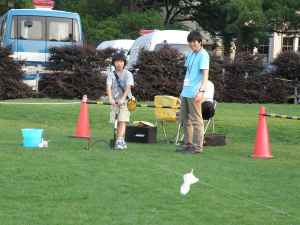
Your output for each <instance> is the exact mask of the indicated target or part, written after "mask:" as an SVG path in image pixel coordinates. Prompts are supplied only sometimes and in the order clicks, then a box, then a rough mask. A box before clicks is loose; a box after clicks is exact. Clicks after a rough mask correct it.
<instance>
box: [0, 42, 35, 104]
mask: <svg viewBox="0 0 300 225" xmlns="http://www.w3.org/2000/svg"><path fill="white" fill-rule="evenodd" d="M10 54H11V53H10V52H9V50H7V49H5V48H0V99H1V100H4V99H15V98H26V97H30V96H31V95H32V91H31V88H29V87H28V86H27V85H26V84H24V83H23V81H22V76H23V71H22V70H21V67H22V64H18V63H16V62H14V61H13V59H12V58H11V57H10V56H9V55H10Z"/></svg>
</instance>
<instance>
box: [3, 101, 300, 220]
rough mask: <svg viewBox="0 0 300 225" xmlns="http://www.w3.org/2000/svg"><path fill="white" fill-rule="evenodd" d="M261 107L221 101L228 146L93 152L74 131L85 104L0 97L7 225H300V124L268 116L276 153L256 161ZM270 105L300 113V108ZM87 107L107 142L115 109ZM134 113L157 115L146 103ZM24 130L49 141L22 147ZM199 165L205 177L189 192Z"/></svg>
mask: <svg viewBox="0 0 300 225" xmlns="http://www.w3.org/2000/svg"><path fill="white" fill-rule="evenodd" d="M27 101H31V100H27ZM33 101H39V102H45V101H47V100H46V99H40V100H33ZM258 107H259V106H258V105H247V104H245V105H243V104H219V105H218V109H217V115H216V129H217V131H218V132H220V133H225V134H226V136H227V139H228V144H227V145H226V146H225V147H210V148H206V149H205V152H204V153H203V154H201V155H189V154H181V153H175V152H174V150H175V147H174V145H172V144H166V143H159V144H155V145H144V144H129V149H128V150H127V151H125V152H113V151H111V150H110V149H109V148H108V147H107V146H106V145H105V144H103V143H97V144H95V146H94V147H93V148H92V150H90V151H87V150H84V147H85V146H86V145H85V142H84V141H82V140H75V139H70V138H69V137H68V136H69V135H72V134H73V131H74V128H75V123H76V120H77V115H78V112H79V105H3V104H0V115H1V116H0V129H1V132H0V193H1V194H0V224H1V225H98V224H99V225H100V224H101V225H160V224H161V225H273V224H274V225H275V224H276V225H299V224H300V213H299V212H300V121H291V120H284V119H275V118H268V126H269V129H270V136H271V143H272V152H273V155H274V159H271V160H253V159H252V158H250V157H249V155H251V153H252V148H253V142H254V137H255V130H256V125H257V114H258ZM266 108H267V111H268V112H273V113H282V114H290V115H299V114H300V107H299V106H294V105H266ZM89 109H90V120H91V128H92V134H93V136H94V137H95V138H98V139H99V138H100V139H104V140H107V141H108V140H109V139H110V137H111V134H112V129H111V126H110V125H109V124H108V122H107V121H108V112H109V108H108V107H107V106H99V105H90V106H89ZM133 117H134V119H135V120H149V121H154V117H153V111H152V109H148V108H140V109H138V111H137V112H136V113H135V114H134V115H133ZM26 127H37V128H44V129H45V135H46V136H47V138H49V140H50V142H49V148H48V149H45V150H28V149H24V148H22V147H21V142H22V137H21V131H20V130H21V128H26ZM171 128H174V127H171ZM172 130H174V129H172ZM191 168H193V169H194V173H195V175H196V176H197V177H199V178H200V182H199V183H197V184H195V185H193V186H192V188H191V192H190V193H189V194H188V195H187V196H184V197H183V196H181V195H180V193H179V187H180V185H181V182H182V175H183V174H184V173H185V172H188V171H189V170H190V169H191Z"/></svg>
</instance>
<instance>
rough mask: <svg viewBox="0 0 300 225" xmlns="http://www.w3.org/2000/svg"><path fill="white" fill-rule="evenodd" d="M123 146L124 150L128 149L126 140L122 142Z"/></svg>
mask: <svg viewBox="0 0 300 225" xmlns="http://www.w3.org/2000/svg"><path fill="white" fill-rule="evenodd" d="M122 146H123V149H127V144H126V142H125V141H124V140H123V141H122Z"/></svg>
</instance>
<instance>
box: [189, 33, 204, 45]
mask: <svg viewBox="0 0 300 225" xmlns="http://www.w3.org/2000/svg"><path fill="white" fill-rule="evenodd" d="M187 41H188V42H193V41H198V42H199V43H202V35H201V34H200V33H199V32H198V31H195V30H194V31H191V32H190V33H189V35H188V37H187Z"/></svg>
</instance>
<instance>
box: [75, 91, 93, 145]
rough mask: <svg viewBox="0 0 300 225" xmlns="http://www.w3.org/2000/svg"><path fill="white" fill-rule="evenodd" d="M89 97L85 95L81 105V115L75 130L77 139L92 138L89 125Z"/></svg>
mask: <svg viewBox="0 0 300 225" xmlns="http://www.w3.org/2000/svg"><path fill="white" fill-rule="evenodd" d="M87 100H88V98H87V96H86V95H84V96H83V98H82V101H81V104H80V113H79V116H78V120H77V126H76V130H75V134H74V136H73V137H75V138H87V139H88V138H90V137H91V133H90V123H89V109H88V104H87Z"/></svg>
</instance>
